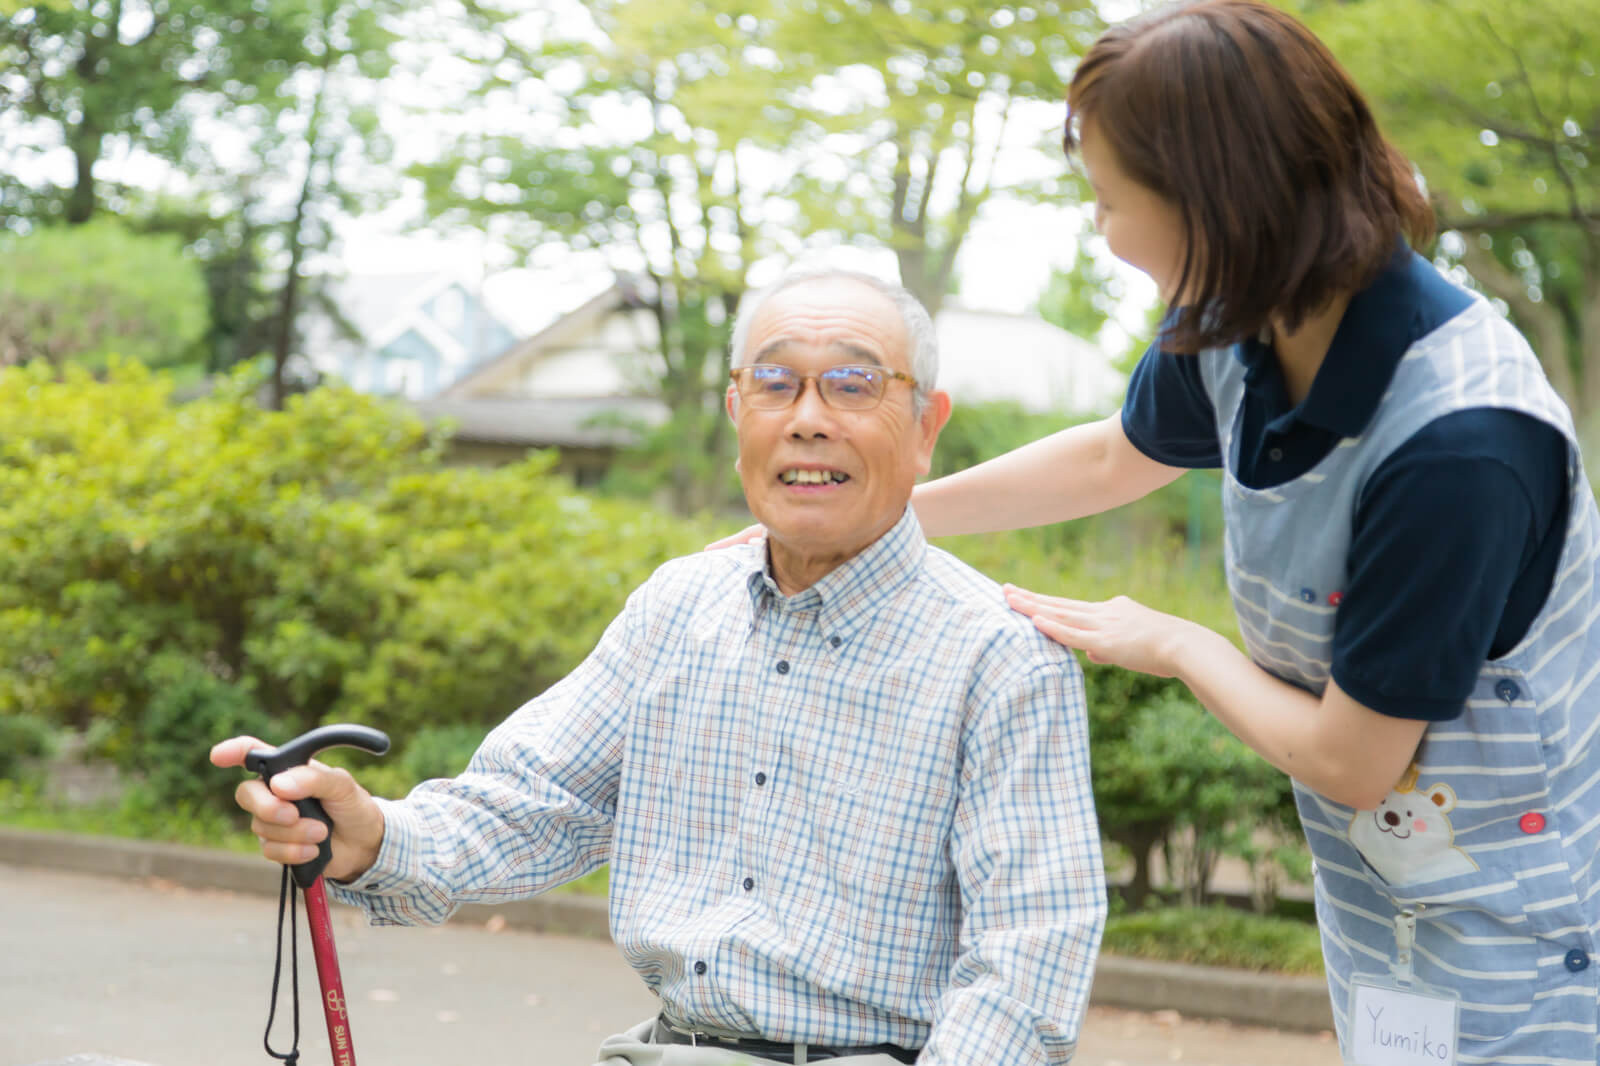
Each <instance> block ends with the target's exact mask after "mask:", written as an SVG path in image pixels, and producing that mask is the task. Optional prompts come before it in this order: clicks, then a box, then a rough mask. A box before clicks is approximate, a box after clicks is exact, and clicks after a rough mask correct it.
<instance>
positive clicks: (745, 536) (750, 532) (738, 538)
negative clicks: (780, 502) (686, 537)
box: [701, 523, 767, 552]
mask: <svg viewBox="0 0 1600 1066" xmlns="http://www.w3.org/2000/svg"><path fill="white" fill-rule="evenodd" d="M766 535H767V527H766V526H763V525H760V524H759V523H758V524H756V525H753V526H746V527H745V528H743V529H741V530H739V532H737V533H735V534H734V535H733V536H731V537H723V538H722V539H721V540H718V541H713V542H712V543H710V544H707V545H706V546H705V547H704V548H703V549H701V550H702V551H708V552H709V551H716V550H717V549H718V548H732V547H734V546H735V545H739V544H748V543H750V542H751V541H752V540H755V539H756V538H758V537H764V536H766Z"/></svg>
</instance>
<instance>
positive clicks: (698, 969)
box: [694, 962, 706, 977]
mask: <svg viewBox="0 0 1600 1066" xmlns="http://www.w3.org/2000/svg"><path fill="white" fill-rule="evenodd" d="M694 973H695V976H696V977H704V976H705V975H706V964H705V963H703V962H697V963H695V964H694Z"/></svg>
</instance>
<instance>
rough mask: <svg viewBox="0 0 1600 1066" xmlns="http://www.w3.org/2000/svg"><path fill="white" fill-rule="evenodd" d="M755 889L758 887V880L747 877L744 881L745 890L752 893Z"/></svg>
mask: <svg viewBox="0 0 1600 1066" xmlns="http://www.w3.org/2000/svg"><path fill="white" fill-rule="evenodd" d="M755 887H756V879H755V878H753V877H747V878H745V879H744V890H745V891H746V892H748V891H750V890H751V889H752V888H755Z"/></svg>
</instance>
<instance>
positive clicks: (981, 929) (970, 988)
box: [919, 660, 1106, 1064]
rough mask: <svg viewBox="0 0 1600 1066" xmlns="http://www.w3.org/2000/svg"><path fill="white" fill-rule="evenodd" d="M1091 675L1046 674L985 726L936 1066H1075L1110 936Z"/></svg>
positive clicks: (1044, 669) (1027, 682)
mask: <svg viewBox="0 0 1600 1066" xmlns="http://www.w3.org/2000/svg"><path fill="white" fill-rule="evenodd" d="M1088 751H1089V746H1088V729H1087V724H1086V714H1085V707H1084V696H1083V680H1082V673H1081V671H1079V670H1078V668H1077V665H1076V663H1074V662H1071V661H1070V660H1069V661H1067V662H1065V663H1056V664H1051V665H1048V666H1040V667H1036V668H1035V669H1033V670H1032V671H1031V672H1030V673H1029V674H1027V676H1026V677H1025V678H1023V679H1021V680H1020V681H1019V682H1016V683H1013V684H1012V685H1010V686H1008V687H1007V689H1006V690H1005V691H1003V692H1001V693H1000V694H998V695H997V696H996V697H995V698H993V699H992V700H990V701H989V702H988V703H987V705H986V706H984V707H983V708H982V710H981V712H980V713H978V714H976V715H975V716H974V719H973V723H972V726H971V728H970V730H969V735H968V737H967V741H966V750H965V752H964V766H965V768H966V769H965V771H964V774H963V781H962V788H961V798H960V800H959V803H958V810H957V816H956V824H955V827H954V831H953V834H952V844H951V846H952V853H953V855H954V859H955V865H956V874H957V878H958V881H959V883H960V887H961V895H962V911H963V919H962V928H961V933H960V943H959V955H958V957H957V959H956V962H955V966H954V968H953V970H952V972H951V977H950V982H949V986H948V988H947V989H946V991H945V992H944V994H943V995H942V997H941V999H940V1002H939V1004H938V1009H937V1012H936V1016H935V1019H934V1024H933V1030H932V1034H931V1036H930V1038H929V1041H928V1045H927V1048H926V1049H925V1051H924V1053H923V1055H922V1057H921V1059H920V1060H919V1061H921V1062H924V1063H951V1064H955V1063H974V1062H1004V1063H1008V1064H1011V1063H1064V1062H1068V1061H1069V1060H1070V1059H1071V1058H1072V1055H1073V1052H1074V1051H1075V1050H1076V1047H1077V1042H1078V1033H1079V1030H1080V1028H1081V1025H1082V1021H1083V1015H1084V1011H1085V1009H1086V1007H1087V1005H1088V999H1089V986H1090V983H1091V981H1092V978H1093V974H1094V964H1095V959H1096V957H1097V955H1098V953H1099V948H1100V937H1101V934H1102V933H1103V931H1104V928H1105V918H1106V891H1105V872H1104V866H1103V865H1102V860H1101V854H1100V835H1099V829H1098V826H1097V823H1096V821H1095V814H1094V799H1093V794H1092V792H1091V789H1090V782H1089V757H1088Z"/></svg>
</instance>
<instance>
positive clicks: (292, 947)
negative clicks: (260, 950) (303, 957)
mask: <svg viewBox="0 0 1600 1066" xmlns="http://www.w3.org/2000/svg"><path fill="white" fill-rule="evenodd" d="M297 891H298V890H297V889H296V887H295V884H294V880H293V878H291V877H290V875H289V868H288V867H287V866H285V867H284V868H283V880H282V881H280V882H279V883H278V935H277V937H276V938H275V941H276V949H275V953H274V955H273V959H272V1002H271V1004H270V1005H269V1006H268V1008H267V1031H266V1032H265V1033H263V1034H262V1036H261V1044H262V1046H263V1047H265V1048H266V1049H267V1054H268V1055H271V1056H272V1057H273V1058H275V1059H278V1060H280V1061H282V1062H284V1063H285V1064H286V1066H297V1064H298V1063H299V1061H300V926H299V924H298V923H297V922H296V921H295V893H296V892H297ZM285 904H287V907H288V913H289V987H290V992H291V996H292V1000H293V1003H294V1042H293V1043H292V1044H291V1045H290V1047H289V1050H288V1051H286V1052H282V1051H274V1050H273V1048H272V1022H273V1019H274V1018H276V1017H277V1014H278V977H279V975H280V974H281V973H282V971H283V915H284V909H285Z"/></svg>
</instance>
